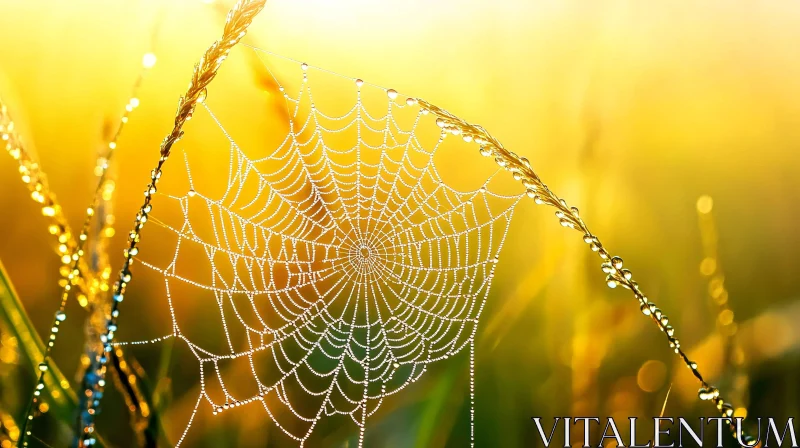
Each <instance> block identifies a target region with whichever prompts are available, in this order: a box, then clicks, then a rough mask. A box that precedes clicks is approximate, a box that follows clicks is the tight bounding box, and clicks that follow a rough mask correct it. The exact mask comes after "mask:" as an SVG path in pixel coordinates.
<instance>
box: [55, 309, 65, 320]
mask: <svg viewBox="0 0 800 448" xmlns="http://www.w3.org/2000/svg"><path fill="white" fill-rule="evenodd" d="M66 318H67V314H66V313H65V312H63V311H58V312H57V313H56V320H57V321H59V322H64V320H66Z"/></svg>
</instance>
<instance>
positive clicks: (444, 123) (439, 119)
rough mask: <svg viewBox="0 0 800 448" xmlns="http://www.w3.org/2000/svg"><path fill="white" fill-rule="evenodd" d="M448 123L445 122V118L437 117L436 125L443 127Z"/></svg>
mask: <svg viewBox="0 0 800 448" xmlns="http://www.w3.org/2000/svg"><path fill="white" fill-rule="evenodd" d="M446 124H447V122H445V121H444V119H443V118H437V119H436V126H439V127H440V128H443V127H444V126H445V125H446Z"/></svg>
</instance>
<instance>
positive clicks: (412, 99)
mask: <svg viewBox="0 0 800 448" xmlns="http://www.w3.org/2000/svg"><path fill="white" fill-rule="evenodd" d="M406 104H408V105H409V106H413V105H415V104H417V99H416V98H407V99H406Z"/></svg>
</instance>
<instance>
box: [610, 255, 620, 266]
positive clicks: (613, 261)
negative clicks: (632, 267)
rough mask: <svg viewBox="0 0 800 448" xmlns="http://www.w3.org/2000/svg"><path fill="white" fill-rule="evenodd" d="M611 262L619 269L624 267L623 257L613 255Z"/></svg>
mask: <svg viewBox="0 0 800 448" xmlns="http://www.w3.org/2000/svg"><path fill="white" fill-rule="evenodd" d="M611 264H612V265H614V267H615V268H617V269H622V258H620V257H612V258H611Z"/></svg>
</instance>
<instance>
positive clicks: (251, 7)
mask: <svg viewBox="0 0 800 448" xmlns="http://www.w3.org/2000/svg"><path fill="white" fill-rule="evenodd" d="M265 4H266V0H239V1H238V2H237V3H236V4H235V5H234V6H233V7H232V8H231V10H230V12H229V13H228V16H227V19H226V22H225V27H224V30H223V33H222V37H221V38H220V39H219V40H217V41H216V42H214V43H213V44H211V46H210V47H209V48H208V49H207V50H206V52H205V53H204V54H203V57H202V58H201V59H200V62H198V63H197V65H195V67H194V72H193V74H192V79H191V81H190V83H189V87H188V88H187V90H186V92H185V93H184V95H183V96H181V98H180V101H179V103H178V110H177V113H176V115H175V120H174V124H173V128H172V131H171V132H170V133H169V134H168V135H167V136H166V137H165V138H164V140H163V142H162V143H161V148H160V153H161V157H160V158H159V160H158V163H157V164H156V167H155V168H154V169H153V170H152V171H151V177H150V183H149V184H148V185H147V188H146V189H145V192H144V196H145V199H144V203H143V204H142V206H141V207H140V208H139V211H138V213H137V214H136V218H135V221H134V226H133V229H132V230H131V231H130V233H129V234H128V247H127V248H126V249H125V251H124V253H123V255H124V262H123V266H122V269H120V272H119V277H118V279H117V281H116V282H115V283H114V289H113V299H114V300H113V301H112V303H111V309H110V317H109V318H108V322H107V325H106V329H105V333H104V334H103V335H101V337H100V340H101V342H102V344H103V352H104V353H103V354H102V355H101V356H100V357H99V360H98V361H99V364H98V369H97V382H96V385H97V387H96V388H95V389H94V391H95V392H94V393H95V394H98V393H99V394H102V393H103V389H104V387H105V375H106V371H107V363H108V361H109V357H110V356H111V354H112V352H113V351H114V347H113V345H112V340H113V338H114V333H115V332H116V330H117V319H118V317H119V304H120V303H121V302H122V300H123V298H124V295H125V290H126V288H127V286H128V283H129V282H130V281H131V265H132V264H133V257H134V256H136V254H137V253H138V252H139V249H138V247H137V245H138V243H139V238H140V232H141V230H142V228H143V227H144V225H145V223H146V222H147V218H148V215H149V213H150V212H151V210H152V204H151V202H152V196H153V194H155V193H156V191H157V187H156V185H157V183H158V179H159V178H160V177H161V175H162V170H163V166H164V163H166V161H167V159H168V158H169V155H170V152H171V150H172V146H173V145H174V144H175V143H177V142H178V140H180V138H181V137H182V136H183V132H184V131H183V126H184V125H185V124H186V122H187V121H188V120H189V119H191V117H192V114H193V113H194V110H195V108H196V107H197V103H198V102H202V101H204V100H205V98H206V95H207V87H208V85H209V84H210V83H211V81H213V80H214V78H215V77H216V74H217V71H218V70H219V68H220V67H221V66H222V63H223V62H224V61H225V59H226V58H227V56H228V53H229V52H230V50H231V49H232V48H233V47H234V46H235V45H236V44H237V43H238V42H239V41H240V40H241V39H242V38H243V37H244V36H245V34H246V33H247V28H248V27H249V26H250V24H251V23H252V21H253V19H254V18H255V16H256V15H257V14H258V13H259V12H260V11H261V9H263V7H264V5H265ZM99 401H100V396H97V399H96V400H93V401H91V402H90V405H89V407H88V409H87V410H86V412H88V413H90V414H94V412H95V410H96V408H97V405H99ZM90 428H91V427H90ZM94 440H95V439H94V437H93V432H92V431H90V430H86V431H84V432H82V433H81V440H80V444H81V446H85V445H91V444H93V443H94Z"/></svg>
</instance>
